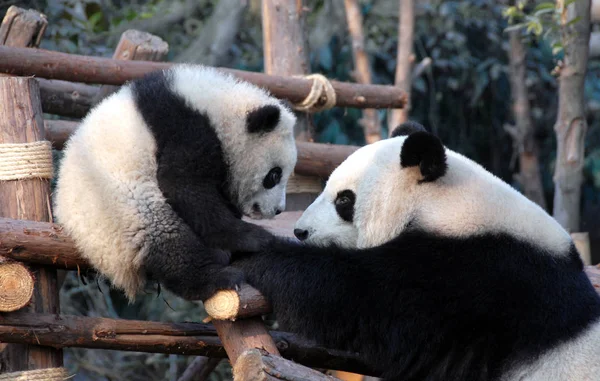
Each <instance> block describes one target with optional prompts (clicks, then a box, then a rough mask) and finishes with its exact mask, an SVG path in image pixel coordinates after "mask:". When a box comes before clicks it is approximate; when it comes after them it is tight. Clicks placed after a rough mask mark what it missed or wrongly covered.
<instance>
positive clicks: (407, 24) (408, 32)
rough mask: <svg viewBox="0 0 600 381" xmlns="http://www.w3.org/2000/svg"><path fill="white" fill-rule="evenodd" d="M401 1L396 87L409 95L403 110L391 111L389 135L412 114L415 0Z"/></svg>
mask: <svg viewBox="0 0 600 381" xmlns="http://www.w3.org/2000/svg"><path fill="white" fill-rule="evenodd" d="M399 1H400V11H399V12H400V17H399V22H398V56H397V57H398V58H397V60H396V86H398V87H400V88H401V89H402V90H404V91H405V92H406V94H407V96H406V104H405V105H404V107H403V108H402V109H397V110H391V112H390V115H389V117H388V133H389V134H391V133H392V131H394V128H395V127H396V126H398V125H399V124H401V123H404V122H406V121H407V120H408V113H409V112H410V88H411V85H412V77H411V75H412V61H413V56H412V47H413V34H414V29H415V4H414V0H399Z"/></svg>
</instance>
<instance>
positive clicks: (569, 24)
mask: <svg viewBox="0 0 600 381" xmlns="http://www.w3.org/2000/svg"><path fill="white" fill-rule="evenodd" d="M579 20H581V16H577V17H575V18H574V19H573V20H570V21H569V22H568V23H566V24H565V26H571V25H573V24H575V23H576V22H577V21H579Z"/></svg>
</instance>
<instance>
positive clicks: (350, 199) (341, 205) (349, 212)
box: [334, 189, 356, 222]
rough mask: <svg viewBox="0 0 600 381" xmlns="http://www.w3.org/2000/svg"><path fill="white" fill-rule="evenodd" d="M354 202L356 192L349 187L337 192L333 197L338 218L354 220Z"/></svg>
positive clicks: (348, 220)
mask: <svg viewBox="0 0 600 381" xmlns="http://www.w3.org/2000/svg"><path fill="white" fill-rule="evenodd" d="M355 202H356V194H355V193H354V192H352V191H351V190H350V189H346V190H343V191H341V192H339V193H338V194H337V197H336V198H335V201H334V204H335V210H336V212H337V213H338V215H339V216H340V218H341V219H342V220H344V221H347V222H352V220H354V203H355Z"/></svg>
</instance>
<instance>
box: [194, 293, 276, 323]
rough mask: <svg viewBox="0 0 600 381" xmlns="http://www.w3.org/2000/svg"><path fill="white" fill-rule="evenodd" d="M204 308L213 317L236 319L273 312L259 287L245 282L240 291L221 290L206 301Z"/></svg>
mask: <svg viewBox="0 0 600 381" xmlns="http://www.w3.org/2000/svg"><path fill="white" fill-rule="evenodd" d="M204 309H205V310H206V313H208V314H209V315H210V316H211V317H212V318H213V319H217V320H232V321H233V320H236V319H239V318H246V317H250V316H260V315H264V314H268V313H269V312H271V306H270V305H269V303H268V302H267V301H266V300H265V299H264V297H263V296H262V295H261V294H260V292H258V290H257V289H255V288H253V287H251V286H249V285H247V284H244V285H242V287H240V289H239V290H238V291H233V290H226V291H219V292H217V293H216V294H215V295H213V296H212V297H211V298H210V299H208V300H206V301H205V302H204Z"/></svg>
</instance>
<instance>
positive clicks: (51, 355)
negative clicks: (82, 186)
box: [0, 77, 62, 371]
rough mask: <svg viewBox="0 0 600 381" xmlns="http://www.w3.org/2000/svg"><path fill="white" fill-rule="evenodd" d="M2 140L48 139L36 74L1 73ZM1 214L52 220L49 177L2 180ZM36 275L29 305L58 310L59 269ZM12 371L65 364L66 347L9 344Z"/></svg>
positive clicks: (35, 308) (37, 269) (40, 309)
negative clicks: (22, 75)
mask: <svg viewBox="0 0 600 381" xmlns="http://www.w3.org/2000/svg"><path fill="white" fill-rule="evenodd" d="M0 104H1V105H2V108H1V109H0V144H3V143H26V142H36V141H40V140H44V135H45V132H44V124H43V119H42V107H41V104H40V98H39V87H38V84H37V82H36V81H35V79H33V78H18V77H0ZM0 200H2V202H0V216H3V217H11V218H19V219H27V220H32V221H49V220H51V218H52V216H51V212H50V183H49V181H48V179H23V180H14V181H2V182H0ZM31 270H32V271H33V273H34V276H35V279H36V286H35V291H34V295H33V298H32V300H31V303H30V305H29V307H28V309H29V310H31V311H35V312H45V313H58V312H59V301H58V287H57V277H56V270H55V269H48V268H43V267H32V268H31ZM6 354H7V362H8V363H9V366H10V369H9V370H10V371H19V370H28V369H43V368H53V367H60V366H62V351H61V350H56V349H54V348H48V347H41V346H38V345H30V346H9V347H8V348H7V349H6Z"/></svg>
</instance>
